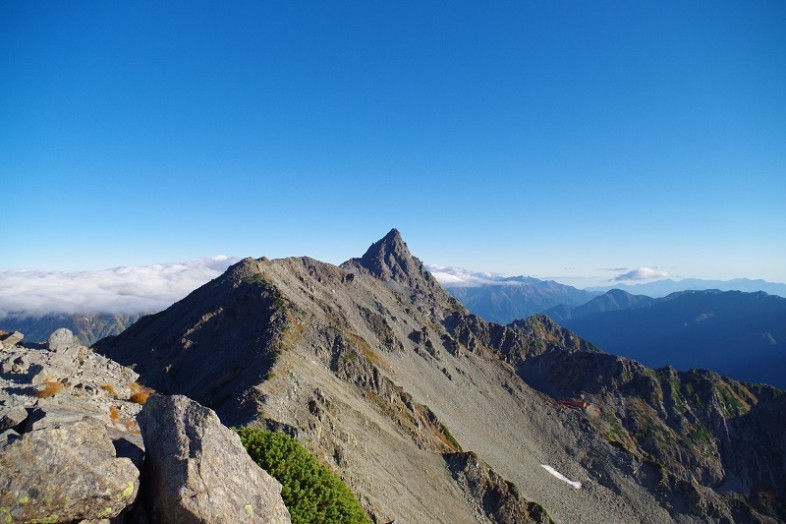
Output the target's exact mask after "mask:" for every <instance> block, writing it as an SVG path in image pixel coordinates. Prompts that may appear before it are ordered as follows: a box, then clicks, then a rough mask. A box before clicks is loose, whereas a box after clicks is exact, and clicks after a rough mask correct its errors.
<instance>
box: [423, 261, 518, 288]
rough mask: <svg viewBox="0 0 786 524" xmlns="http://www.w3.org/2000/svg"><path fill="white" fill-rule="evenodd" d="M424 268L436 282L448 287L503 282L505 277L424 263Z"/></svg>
mask: <svg viewBox="0 0 786 524" xmlns="http://www.w3.org/2000/svg"><path fill="white" fill-rule="evenodd" d="M425 266H426V269H427V270H428V271H429V272H430V273H431V274H432V275H434V278H436V279H437V282H439V283H440V284H442V285H443V286H448V287H476V286H482V285H484V284H503V283H505V282H504V279H505V278H506V277H505V276H503V275H500V274H497V273H481V272H479V271H470V270H468V269H463V268H460V267H446V266H438V265H433V264H426V265H425Z"/></svg>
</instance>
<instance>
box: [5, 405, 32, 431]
mask: <svg viewBox="0 0 786 524" xmlns="http://www.w3.org/2000/svg"><path fill="white" fill-rule="evenodd" d="M26 419H27V410H26V409H25V408H23V407H22V406H13V407H10V408H0V432H3V431H5V430H7V429H10V428H14V427H16V426H18V425H20V424H21V423H22V422H24V421H25V420H26Z"/></svg>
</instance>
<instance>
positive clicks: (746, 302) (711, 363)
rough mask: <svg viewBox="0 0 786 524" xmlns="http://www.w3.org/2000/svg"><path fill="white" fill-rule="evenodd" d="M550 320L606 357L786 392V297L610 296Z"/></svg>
mask: <svg viewBox="0 0 786 524" xmlns="http://www.w3.org/2000/svg"><path fill="white" fill-rule="evenodd" d="M546 314H547V315H548V316H550V317H551V318H552V319H554V320H555V321H557V322H558V323H559V324H560V325H562V326H564V327H566V328H568V329H570V330H571V331H573V332H574V333H576V334H577V335H579V336H581V337H582V338H585V339H587V340H589V341H590V342H592V343H593V344H596V345H597V346H599V347H601V348H603V350H604V351H608V352H610V353H614V354H617V355H623V356H625V357H628V358H632V359H634V360H638V361H639V362H641V363H643V364H645V365H647V366H651V367H663V366H667V365H671V366H674V367H675V368H677V369H680V370H688V369H692V368H709V369H712V370H714V371H717V372H718V373H721V374H724V375H728V376H731V377H734V378H736V379H738V380H745V381H748V382H764V383H767V384H772V385H774V386H777V387H780V388H786V298H782V297H778V296H773V295H768V294H767V293H763V292H756V293H744V292H741V291H718V290H704V291H682V292H679V293H672V294H670V295H668V296H666V297H664V298H651V297H647V296H642V295H631V294H629V293H627V292H625V291H621V290H611V291H609V292H607V293H606V294H604V295H601V296H599V297H596V298H594V299H593V300H591V301H590V302H588V303H586V304H583V305H581V306H578V307H574V308H566V307H555V308H552V309H550V310H548V311H546Z"/></svg>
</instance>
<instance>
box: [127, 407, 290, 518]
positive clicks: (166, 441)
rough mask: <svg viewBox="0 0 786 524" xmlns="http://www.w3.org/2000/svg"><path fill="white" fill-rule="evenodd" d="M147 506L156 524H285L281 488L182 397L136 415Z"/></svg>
mask: <svg viewBox="0 0 786 524" xmlns="http://www.w3.org/2000/svg"><path fill="white" fill-rule="evenodd" d="M138 420H139V426H140V428H141V429H142V437H143V439H144V442H145V449H146V457H145V467H144V480H143V482H144V485H145V494H144V495H145V496H146V497H147V500H146V504H147V505H148V507H149V511H150V512H151V517H152V519H153V521H154V522H167V523H181V522H182V523H205V524H208V523H234V522H259V523H265V524H289V523H290V516H289V511H288V510H287V508H286V506H284V502H283V501H282V500H281V485H280V484H279V483H278V481H276V480H275V479H274V478H273V477H271V476H270V475H268V474H267V473H266V472H265V471H264V470H262V469H261V468H260V467H259V466H257V465H256V464H255V463H254V462H253V461H252V460H251V458H250V457H249V456H248V453H246V450H245V448H243V445H242V444H241V442H240V437H238V436H237V434H235V433H234V432H233V431H231V430H230V429H228V428H226V427H225V426H223V425H222V424H221V422H220V421H219V420H218V417H217V416H216V414H215V413H214V412H213V411H212V410H210V409H208V408H205V407H203V406H201V405H199V404H198V403H197V402H195V401H193V400H191V399H189V398H187V397H185V396H181V395H173V396H159V395H156V396H152V397H150V399H148V402H147V404H146V405H145V408H144V409H143V410H142V412H141V413H140V414H139V418H138Z"/></svg>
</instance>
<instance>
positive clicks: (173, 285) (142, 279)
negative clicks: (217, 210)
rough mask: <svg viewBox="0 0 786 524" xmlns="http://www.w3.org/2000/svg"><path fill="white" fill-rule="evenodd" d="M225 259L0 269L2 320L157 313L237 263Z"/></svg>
mask: <svg viewBox="0 0 786 524" xmlns="http://www.w3.org/2000/svg"><path fill="white" fill-rule="evenodd" d="M238 260H239V258H237V257H227V256H224V255H219V256H215V257H212V258H200V259H197V260H192V261H189V262H182V263H172V264H154V265H150V266H132V267H116V268H112V269H102V270H95V271H72V272H66V271H42V270H10V269H2V270H0V318H5V317H6V316H9V315H14V316H31V317H38V316H42V315H46V314H51V313H63V314H79V313H91V312H102V313H127V314H139V313H155V312H158V311H161V310H163V309H165V308H167V307H169V306H170V305H172V304H173V303H175V302H177V301H178V300H180V299H182V298H183V297H185V296H186V295H188V293H190V292H191V291H193V290H194V289H196V288H197V287H199V286H201V285H203V284H205V283H206V282H208V281H210V280H212V279H214V278H216V277H217V276H219V275H221V274H222V273H223V272H224V271H225V270H226V269H227V267H229V266H230V265H231V264H234V263H235V262H237V261H238Z"/></svg>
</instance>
